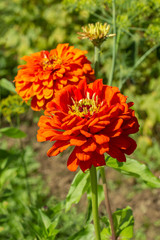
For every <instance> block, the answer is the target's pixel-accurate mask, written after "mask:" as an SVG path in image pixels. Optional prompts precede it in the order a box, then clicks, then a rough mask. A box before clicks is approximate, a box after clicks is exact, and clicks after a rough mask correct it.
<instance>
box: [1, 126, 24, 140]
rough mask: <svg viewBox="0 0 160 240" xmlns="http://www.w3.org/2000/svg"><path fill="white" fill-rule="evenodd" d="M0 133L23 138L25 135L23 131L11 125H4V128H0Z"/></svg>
mask: <svg viewBox="0 0 160 240" xmlns="http://www.w3.org/2000/svg"><path fill="white" fill-rule="evenodd" d="M0 133H2V134H4V135H6V136H7V137H11V138H24V137H26V133H24V132H23V131H21V130H19V129H17V128H13V127H6V128H1V129H0Z"/></svg>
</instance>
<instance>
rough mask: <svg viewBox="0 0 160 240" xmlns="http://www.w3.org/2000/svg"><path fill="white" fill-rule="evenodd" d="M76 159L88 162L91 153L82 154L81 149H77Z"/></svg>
mask: <svg viewBox="0 0 160 240" xmlns="http://www.w3.org/2000/svg"><path fill="white" fill-rule="evenodd" d="M76 157H77V158H78V159H79V160H80V161H88V160H89V159H90V158H91V153H84V152H82V150H81V149H79V150H78V151H77V149H76Z"/></svg>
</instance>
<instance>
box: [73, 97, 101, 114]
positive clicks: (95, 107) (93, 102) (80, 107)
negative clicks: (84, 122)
mask: <svg viewBox="0 0 160 240" xmlns="http://www.w3.org/2000/svg"><path fill="white" fill-rule="evenodd" d="M88 95H89V93H88ZM72 101H73V103H74V104H73V105H72V106H69V111H68V113H69V114H71V115H77V116H79V117H82V118H83V117H91V116H93V114H94V113H97V112H98V111H99V109H100V104H98V96H96V99H95V94H93V96H92V99H90V98H88V97H87V98H82V99H81V100H79V101H74V99H72Z"/></svg>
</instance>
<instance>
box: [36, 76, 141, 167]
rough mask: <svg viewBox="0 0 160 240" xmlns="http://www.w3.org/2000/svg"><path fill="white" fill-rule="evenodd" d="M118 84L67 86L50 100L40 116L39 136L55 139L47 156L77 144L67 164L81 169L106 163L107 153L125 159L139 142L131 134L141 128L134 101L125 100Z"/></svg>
mask: <svg viewBox="0 0 160 240" xmlns="http://www.w3.org/2000/svg"><path fill="white" fill-rule="evenodd" d="M126 99H127V97H125V96H123V95H122V94H121V93H120V91H119V89H118V88H117V87H111V86H106V85H103V83H102V80H101V79H99V80H96V81H95V82H93V83H91V84H89V85H87V83H86V81H85V80H84V81H81V82H80V83H79V84H78V86H67V87H65V88H64V89H62V90H61V91H60V92H59V93H58V94H55V99H54V100H53V101H51V102H50V103H48V105H47V109H46V111H45V115H44V116H41V118H40V120H39V123H38V126H39V127H40V129H39V130H38V135H37V139H38V141H40V142H43V141H51V142H52V141H55V142H54V144H53V146H52V147H51V148H50V149H49V151H48V153H47V154H48V156H56V155H58V154H59V153H60V152H63V151H64V150H65V149H67V148H68V147H69V146H75V148H74V150H73V152H72V153H71V155H70V157H69V159H68V162H67V166H68V169H69V170H70V171H75V170H76V169H77V167H78V166H79V167H80V168H81V169H82V171H86V170H87V169H89V168H91V166H92V165H94V166H95V167H98V166H102V165H105V160H104V153H108V154H109V155H110V156H111V157H113V158H116V159H117V160H118V161H120V162H124V161H126V157H125V154H131V153H132V152H133V151H134V150H135V148H136V142H135V141H134V140H133V139H132V138H130V137H129V135H130V134H132V133H136V132H137V131H138V129H139V124H138V121H137V118H136V117H135V115H134V111H133V110H132V109H131V108H130V107H131V106H132V105H133V103H131V102H130V103H126Z"/></svg>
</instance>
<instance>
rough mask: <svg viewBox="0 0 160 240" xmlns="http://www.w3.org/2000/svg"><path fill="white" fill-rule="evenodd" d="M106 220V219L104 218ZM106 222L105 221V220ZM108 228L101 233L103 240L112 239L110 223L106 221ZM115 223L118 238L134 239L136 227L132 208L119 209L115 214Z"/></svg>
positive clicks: (124, 239)
mask: <svg viewBox="0 0 160 240" xmlns="http://www.w3.org/2000/svg"><path fill="white" fill-rule="evenodd" d="M104 218H106V217H104ZM103 221H104V220H103ZM105 222H106V225H107V228H104V229H103V230H102V232H101V238H102V240H109V239H111V229H110V226H108V225H109V221H108V219H107V218H106V219H105ZM113 222H114V227H115V232H116V237H119V239H123V240H130V239H132V238H133V227H134V218H133V213H132V209H131V208H130V207H126V208H125V209H118V210H117V211H116V212H114V213H113Z"/></svg>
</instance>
